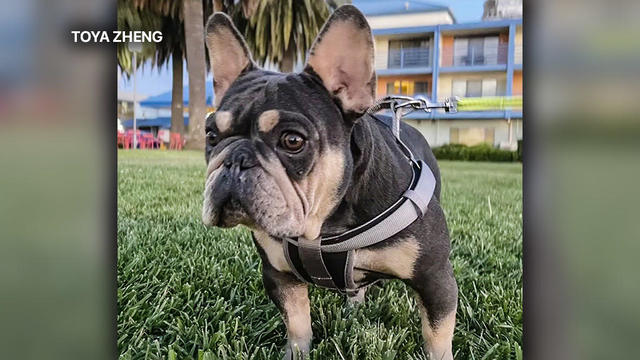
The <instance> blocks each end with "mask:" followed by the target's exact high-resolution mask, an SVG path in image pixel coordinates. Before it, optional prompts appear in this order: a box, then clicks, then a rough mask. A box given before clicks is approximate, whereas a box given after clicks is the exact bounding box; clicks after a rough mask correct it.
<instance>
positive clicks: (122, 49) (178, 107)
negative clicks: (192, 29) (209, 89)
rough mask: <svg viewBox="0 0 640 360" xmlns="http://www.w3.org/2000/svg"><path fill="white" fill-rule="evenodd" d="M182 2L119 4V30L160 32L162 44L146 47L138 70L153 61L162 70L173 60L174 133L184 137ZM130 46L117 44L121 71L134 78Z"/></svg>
mask: <svg viewBox="0 0 640 360" xmlns="http://www.w3.org/2000/svg"><path fill="white" fill-rule="evenodd" d="M179 4H180V1H149V0H147V1H143V0H118V29H119V30H122V31H129V30H147V31H156V30H161V31H162V34H163V38H162V42H160V43H144V44H143V47H142V52H141V54H139V55H138V58H139V61H138V66H141V65H142V64H144V62H145V61H147V60H149V59H151V65H152V67H156V68H160V67H162V66H163V65H164V64H166V63H167V62H168V61H169V59H171V61H172V63H173V66H172V69H173V72H172V77H173V80H172V104H171V131H173V132H179V133H181V134H184V132H185V131H184V130H185V129H184V116H183V106H182V105H183V95H182V88H183V84H182V77H183V74H182V65H183V54H184V27H183V21H182V16H181V14H180V13H179V11H180V10H181V8H182V7H178V6H177V5H179ZM126 45H127V44H123V43H120V44H118V64H119V65H120V68H121V69H122V71H123V72H124V73H125V74H126V75H127V76H130V75H131V74H132V71H133V69H132V62H131V58H132V54H131V52H130V51H129V49H128V47H127V46H126Z"/></svg>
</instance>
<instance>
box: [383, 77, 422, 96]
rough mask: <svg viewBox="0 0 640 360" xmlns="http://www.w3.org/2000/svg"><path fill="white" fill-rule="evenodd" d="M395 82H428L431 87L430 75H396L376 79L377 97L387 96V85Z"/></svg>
mask: <svg viewBox="0 0 640 360" xmlns="http://www.w3.org/2000/svg"><path fill="white" fill-rule="evenodd" d="M396 80H411V81H428V82H429V86H431V81H432V77H431V75H430V74H429V75H397V76H384V77H382V76H381V77H378V87H377V90H378V95H377V96H378V97H381V96H384V95H387V84H388V83H390V82H394V81H396Z"/></svg>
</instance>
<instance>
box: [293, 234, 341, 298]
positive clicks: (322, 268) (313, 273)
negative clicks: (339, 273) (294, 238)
mask: <svg viewBox="0 0 640 360" xmlns="http://www.w3.org/2000/svg"><path fill="white" fill-rule="evenodd" d="M298 255H299V256H300V260H301V262H302V266H303V267H304V269H305V270H306V271H307V274H309V277H310V278H311V280H312V281H313V283H314V284H317V285H320V286H324V287H328V288H335V287H336V285H335V284H334V282H333V278H332V277H331V274H329V270H327V266H326V265H325V263H324V260H323V259H322V250H321V249H320V238H317V239H312V240H309V239H307V238H305V237H300V238H298Z"/></svg>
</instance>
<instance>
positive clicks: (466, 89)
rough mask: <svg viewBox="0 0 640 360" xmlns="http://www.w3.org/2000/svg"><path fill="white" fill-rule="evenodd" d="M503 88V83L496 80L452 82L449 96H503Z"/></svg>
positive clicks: (504, 84)
mask: <svg viewBox="0 0 640 360" xmlns="http://www.w3.org/2000/svg"><path fill="white" fill-rule="evenodd" d="M505 86H506V82H505V81H502V80H501V81H498V80H497V79H482V80H453V82H452V84H451V96H459V97H480V96H500V95H503V94H504V92H505Z"/></svg>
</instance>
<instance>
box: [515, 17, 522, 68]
mask: <svg viewBox="0 0 640 360" xmlns="http://www.w3.org/2000/svg"><path fill="white" fill-rule="evenodd" d="M522 53H523V46H522V26H516V38H515V51H514V61H515V63H516V64H522Z"/></svg>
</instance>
